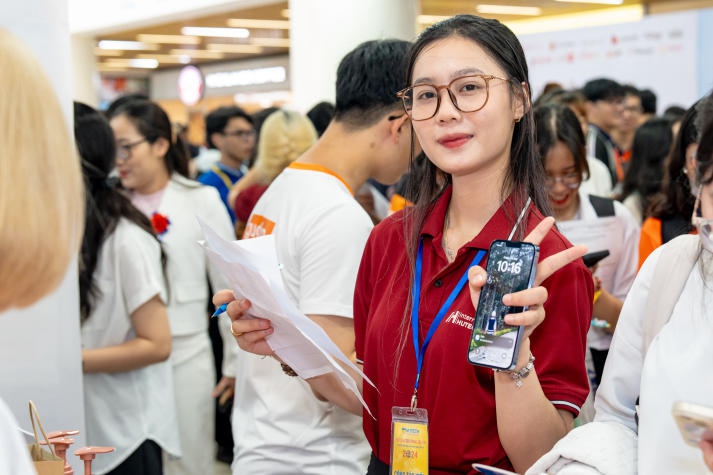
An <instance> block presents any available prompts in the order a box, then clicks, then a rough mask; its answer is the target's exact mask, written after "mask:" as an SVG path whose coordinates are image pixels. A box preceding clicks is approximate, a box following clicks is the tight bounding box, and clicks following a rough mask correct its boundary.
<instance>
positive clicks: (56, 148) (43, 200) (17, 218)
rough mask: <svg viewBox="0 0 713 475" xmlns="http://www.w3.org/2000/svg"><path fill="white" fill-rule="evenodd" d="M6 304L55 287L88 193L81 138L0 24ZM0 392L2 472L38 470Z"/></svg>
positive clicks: (77, 235) (1, 272) (1, 282)
mask: <svg viewBox="0 0 713 475" xmlns="http://www.w3.org/2000/svg"><path fill="white" fill-rule="evenodd" d="M0 70H2V71H3V74H1V75H0V144H2V147H3V148H2V154H0V230H1V231H0V312H2V311H5V310H8V309H10V308H13V307H27V306H29V305H31V304H33V303H35V302H36V301H37V300H39V299H40V298H42V297H44V296H45V295H47V294H48V293H50V292H51V291H53V290H54V289H55V288H56V287H57V286H58V285H59V283H60V282H61V280H62V278H63V277H64V276H65V273H66V271H67V267H68V265H69V263H70V261H71V260H72V259H74V258H76V255H77V251H78V249H79V244H80V242H81V239H82V226H83V223H84V215H83V210H84V200H83V196H82V193H83V191H82V190H83V187H82V178H81V172H80V170H79V161H78V159H77V157H76V154H75V151H74V140H73V138H72V136H71V134H70V130H69V127H68V126H67V122H66V120H65V118H64V115H63V113H62V108H61V107H60V104H59V101H58V100H57V96H56V95H55V91H54V89H53V88H52V85H51V83H50V81H49V79H48V78H47V76H46V75H45V74H44V72H43V69H42V66H41V65H40V63H39V62H38V61H37V59H36V58H35V56H34V54H33V53H32V51H30V49H29V48H28V47H27V46H25V45H24V44H23V43H22V42H21V41H20V40H19V39H17V38H16V37H14V36H13V35H12V34H10V33H9V32H8V31H6V30H3V29H1V28H0ZM14 427H17V423H16V422H15V421H14V419H13V417H12V414H11V413H10V411H9V409H7V407H6V406H5V404H4V403H3V402H2V400H0V473H13V474H20V475H23V474H33V473H35V471H34V469H33V468H32V464H31V463H30V461H29V456H28V454H29V452H28V451H27V446H26V445H25V444H24V442H23V441H22V439H21V437H20V434H19V433H18V432H16V431H15V430H14Z"/></svg>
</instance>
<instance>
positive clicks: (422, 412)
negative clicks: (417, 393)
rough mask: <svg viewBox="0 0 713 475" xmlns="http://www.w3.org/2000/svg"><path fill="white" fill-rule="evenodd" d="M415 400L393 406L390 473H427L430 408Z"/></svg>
mask: <svg viewBox="0 0 713 475" xmlns="http://www.w3.org/2000/svg"><path fill="white" fill-rule="evenodd" d="M414 399H415V398H414ZM413 403H415V400H414V401H412V406H413V407H392V408H391V464H390V465H391V475H406V474H408V475H428V411H427V410H426V409H422V408H417V407H415V404H413Z"/></svg>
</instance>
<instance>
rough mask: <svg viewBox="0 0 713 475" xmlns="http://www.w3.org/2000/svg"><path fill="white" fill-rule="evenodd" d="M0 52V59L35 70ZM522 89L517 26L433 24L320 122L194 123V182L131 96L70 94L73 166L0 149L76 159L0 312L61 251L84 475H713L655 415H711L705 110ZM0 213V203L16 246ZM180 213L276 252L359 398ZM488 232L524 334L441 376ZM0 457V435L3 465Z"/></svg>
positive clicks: (365, 75)
mask: <svg viewBox="0 0 713 475" xmlns="http://www.w3.org/2000/svg"><path fill="white" fill-rule="evenodd" d="M0 33H2V35H7V34H6V33H4V32H0ZM13 41H14V40H13ZM7 43H8V44H13V43H12V42H11V41H10V40H8V42H7ZM6 49H7V48H6V47H5V46H3V47H2V48H1V50H0V64H3V63H8V64H12V65H13V67H14V68H17V69H18V70H19V71H22V70H29V69H31V68H33V67H36V65H35V64H34V63H32V62H29V63H27V62H26V61H29V60H25V59H23V60H20V59H19V58H18V57H17V56H16V55H12V54H10V52H8V51H5V50H6ZM21 51H22V52H23V54H25V55H27V54H26V52H25V51H24V50H21ZM29 56H30V57H31V55H29ZM6 65H7V64H6ZM23 68H24V69H23ZM6 69H8V70H9V69H12V68H6ZM24 80H26V78H24V77H23V76H22V75H21V74H19V73H18V74H17V75H16V76H12V77H10V78H5V79H2V80H0V82H7V83H8V84H6V87H4V88H0V93H2V94H3V95H4V96H6V101H5V102H3V104H10V103H11V101H10V100H9V99H10V98H12V100H13V101H25V102H24V103H23V104H22V107H19V108H18V109H23V110H26V111H32V110H33V108H38V109H39V108H42V107H44V104H43V105H40V104H35V102H36V101H35V102H33V101H34V100H35V99H36V98H35V97H34V95H27V94H25V95H22V94H21V93H12V92H11V91H13V89H12V87H13V81H14V82H21V81H24ZM36 81H39V82H40V83H42V82H43V81H44V82H47V80H46V78H44V77H40V78H38V79H36ZM46 89H47V91H46V95H48V96H51V97H52V98H54V94H53V93H52V92H51V91H50V90H49V88H46ZM12 94H14V95H12ZM533 94H534V93H533V91H532V90H531V87H530V82H529V73H528V66H527V62H526V60H525V54H524V51H523V49H522V46H521V45H520V43H519V41H518V39H517V37H516V36H515V35H514V34H513V32H512V31H511V30H509V29H508V28H507V27H506V26H505V25H503V24H502V23H500V22H498V21H496V20H489V19H484V18H481V17H477V16H472V15H458V16H455V17H452V18H449V19H446V20H443V21H441V22H438V23H436V24H434V25H432V26H430V27H429V28H427V29H426V30H424V31H423V32H422V33H421V34H420V35H419V36H418V38H416V39H415V41H414V42H407V41H403V40H391V39H382V40H373V41H367V42H365V43H362V44H360V45H359V46H357V47H356V48H354V49H353V50H352V51H350V52H349V53H348V54H347V55H346V56H344V58H343V59H342V61H341V62H340V64H339V66H338V69H337V76H336V91H335V102H334V104H330V103H326V102H323V103H319V104H317V105H315V107H314V108H313V109H312V110H311V111H309V112H308V113H306V114H302V113H299V112H296V111H292V110H288V109H284V108H276V107H275V108H269V109H266V110H262V111H256V112H254V113H249V112H247V111H246V110H245V109H244V108H242V107H239V106H238V105H232V106H224V107H220V108H218V109H216V110H214V111H211V112H210V113H209V114H207V116H206V117H205V137H206V144H207V146H209V147H210V148H213V149H215V150H216V152H215V159H214V160H213V161H212V163H210V164H209V165H208V166H205V165H201V166H200V167H196V166H195V163H194V164H192V163H191V155H190V154H189V153H188V151H189V147H188V144H187V143H185V142H184V140H183V138H182V135H181V134H177V133H176V131H175V128H174V126H172V124H171V121H170V120H169V117H168V115H167V114H166V112H165V111H164V110H163V109H162V108H161V106H160V105H159V104H157V103H156V102H153V101H151V100H149V99H148V98H146V97H123V98H120V99H118V100H117V101H116V102H115V103H113V104H112V105H111V106H110V107H109V109H108V110H107V111H97V110H95V109H93V108H92V107H90V106H88V105H86V104H82V103H78V102H75V103H74V147H75V149H76V153H74V152H73V151H72V150H71V148H72V146H71V144H72V140H71V136H70V135H69V134H67V136H66V137H65V136H62V134H61V132H55V133H50V131H49V127H48V130H47V131H45V132H46V137H43V139H44V140H46V141H47V142H48V144H49V145H48V146H47V149H46V150H27V151H23V150H20V149H19V148H16V149H14V148H13V147H14V146H15V145H13V143H14V142H12V141H11V138H12V134H11V133H9V132H8V130H6V129H8V128H7V127H6V128H5V129H3V132H2V133H3V134H5V135H6V136H5V137H4V138H3V140H4V142H3V143H6V144H8V145H6V147H7V148H8V150H11V151H13V154H14V155H18V154H19V155H22V156H24V154H26V153H27V154H35V155H37V154H39V155H43V154H44V155H47V156H50V155H51V156H55V157H58V158H59V159H62V160H64V162H67V161H69V162H71V161H74V162H75V163H74V164H73V165H72V164H69V165H66V166H67V167H68V169H65V170H63V171H62V172H61V173H60V172H59V171H58V173H57V177H49V178H51V179H54V178H57V179H59V177H64V178H63V179H64V180H70V181H69V182H70V183H74V184H75V185H76V186H75V187H74V188H72V187H64V188H63V187H62V186H60V184H59V183H55V184H54V185H56V189H55V188H52V186H49V185H52V182H51V180H50V181H49V182H48V183H49V185H48V191H47V192H48V193H53V194H55V195H57V196H59V195H61V196H62V197H66V199H62V200H58V199H56V198H57V196H53V199H50V200H48V203H49V202H51V203H53V204H54V206H66V207H67V208H66V209H64V208H63V209H57V210H55V209H54V208H50V207H48V206H47V204H46V203H45V204H43V206H39V207H38V208H42V210H43V212H44V213H45V214H54V216H55V219H56V216H62V217H63V220H59V221H58V223H57V225H56V229H57V237H58V238H59V239H58V240H57V242H56V243H54V244H53V243H49V242H37V243H36V247H42V246H44V247H46V249H44V250H43V251H41V250H33V251H31V252H32V253H34V254H38V253H39V254H41V255H44V254H48V255H52V256H53V260H51V261H50V260H48V262H51V263H52V264H53V265H55V266H56V268H55V269H54V271H55V272H50V273H48V274H47V275H46V276H44V277H43V278H42V280H43V282H46V284H45V285H44V286H38V285H35V283H34V282H32V285H31V286H29V287H32V292H29V291H28V290H27V289H26V288H29V287H28V285H29V284H26V282H27V279H25V278H24V277H23V278H20V276H17V275H15V274H12V273H11V269H15V270H16V268H17V267H16V262H20V263H22V262H23V261H22V256H23V255H24V250H20V249H16V248H15V247H11V244H12V243H11V242H10V241H15V240H17V239H16V236H15V235H14V234H12V233H9V234H10V236H9V238H6V237H5V236H4V234H5V232H4V231H3V233H0V234H2V236H0V248H2V249H3V255H4V256H5V255H8V256H9V255H12V256H17V257H16V258H14V259H13V260H12V262H9V261H8V259H6V258H5V257H4V258H3V261H8V262H9V264H8V266H7V269H8V270H7V272H6V271H3V272H2V273H0V274H2V275H3V281H4V282H5V277H6V276H8V279H7V282H6V283H5V284H3V286H0V287H1V288H2V292H0V293H1V294H2V295H5V296H6V297H5V298H3V299H2V300H0V308H6V307H11V306H19V305H27V304H29V303H30V302H32V301H34V300H36V299H37V298H39V297H41V295H43V294H44V293H46V292H47V290H49V289H51V288H53V286H55V285H56V283H57V277H56V275H59V274H61V271H63V270H65V269H66V266H67V263H68V257H67V256H71V255H72V252H73V251H75V250H76V249H78V250H79V263H80V265H79V271H80V272H79V290H80V313H81V315H80V321H81V339H82V352H81V355H82V371H83V372H84V401H85V414H86V440H87V441H88V442H89V443H91V444H94V445H106V446H113V447H115V448H116V450H115V452H113V453H112V454H108V455H106V456H104V457H102V458H99V459H97V461H96V462H95V465H94V473H97V474H105V473H108V474H115V475H121V474H127V475H128V474H146V475H154V474H162V473H165V474H169V475H173V474H176V475H178V474H181V475H182V474H185V475H196V474H208V475H212V474H213V473H214V464H215V460H216V445H217V447H218V458H219V459H222V460H224V461H229V462H230V463H231V466H232V471H233V473H234V474H241V475H242V474H256V475H257V474H295V473H309V474H324V475H329V474H334V475H336V474H340V475H341V474H364V473H367V474H370V475H375V474H389V473H399V474H405V473H413V474H426V473H431V474H434V475H439V474H444V475H445V474H455V473H463V474H468V473H478V472H477V471H476V469H475V468H474V467H473V464H474V463H478V464H484V465H488V466H492V467H498V468H500V469H503V470H510V471H514V472H517V473H528V474H532V475H537V474H541V473H552V474H561V475H567V474H575V473H600V474H605V475H608V474H620V473H621V474H624V473H642V474H648V473H660V472H665V473H691V474H697V473H706V472H707V471H713V423H712V424H711V426H710V427H709V429H710V431H708V432H703V433H702V436H701V441H700V443H699V445H698V446H697V447H692V446H691V445H690V444H688V445H687V444H686V441H685V440H684V438H683V437H682V436H681V435H680V434H679V433H678V428H677V427H676V421H675V419H674V417H673V416H672V415H671V408H672V406H673V405H674V403H676V402H679V401H683V402H687V403H693V404H698V405H702V406H711V411H713V401H711V400H710V394H713V391H712V390H713V378H711V377H709V375H708V374H707V373H706V372H705V369H704V368H705V365H703V366H701V364H700V362H704V361H707V357H708V356H713V355H712V354H711V351H712V350H711V349H710V348H711V347H710V345H708V344H707V335H708V331H711V330H712V325H713V321H710V312H707V311H706V310H705V309H706V308H710V305H711V304H712V303H713V301H712V300H713V235H712V234H711V233H712V229H713V94H711V95H709V96H706V97H703V98H701V99H700V100H699V101H697V102H696V103H695V104H692V105H690V107H689V108H687V109H686V108H683V107H676V108H673V107H672V108H669V110H667V111H666V112H665V113H662V114H660V115H659V114H657V104H656V96H655V93H654V92H653V91H649V90H641V89H639V88H637V87H635V86H634V85H630V84H621V83H619V82H617V81H616V80H614V79H611V78H606V77H601V78H594V79H592V80H590V81H587V82H586V83H585V84H582V86H581V88H578V89H567V88H565V87H563V86H561V85H559V84H556V83H552V84H549V85H548V86H547V88H546V90H545V91H543V92H542V93H541V94H539V96H537V97H533ZM5 109H7V107H6V106H5V105H2V106H0V111H2V112H0V117H6V116H7V115H8V113H7V112H6V111H5ZM60 115H61V113H60ZM6 120H9V119H6ZM33 120H35V117H34V116H32V115H31V114H29V113H28V115H26V116H21V117H18V116H17V114H16V112H15V113H13V121H14V123H17V122H18V121H19V122H20V123H21V124H22V123H27V124H29V123H31V121H33ZM23 121H24V122H23ZM53 128H54V129H57V127H56V126H55V127H53ZM50 141H52V142H51V143H50ZM31 142H33V144H35V145H37V144H36V143H35V142H37V141H36V140H35V141H31ZM57 144H60V145H62V147H59V146H57ZM50 145H51V146H50ZM17 147H19V145H18V146H17ZM67 149H69V151H67ZM67 157H69V158H67ZM32 160H35V161H36V160H37V158H36V157H35V158H30V159H29V161H30V162H32ZM5 161H6V160H2V161H0V163H4V162H5ZM12 162H13V163H15V162H16V161H15V160H13V161H12ZM64 162H62V163H64ZM53 163H54V162H53ZM72 167H74V168H73V170H74V176H68V175H69V173H70V172H72ZM2 169H3V170H4V172H3V173H2V174H0V181H2V182H3V183H5V185H6V186H7V188H6V186H1V187H0V193H3V192H4V191H5V190H9V189H13V190H16V191H14V192H13V193H15V192H17V193H19V191H17V190H18V187H21V186H22V181H21V180H19V178H18V177H20V176H21V175H22V174H23V173H26V170H24V169H18V170H15V169H13V168H12V167H10V166H9V165H5V164H3V165H2ZM82 178H83V185H84V186H83V189H84V201H83V214H82V209H81V205H82V201H81V197H80V196H78V193H77V189H79V188H81V186H80V185H79V183H80V180H82ZM72 179H73V180H74V182H71V180H72ZM6 180H7V182H6ZM75 182H76V183H75ZM37 198H38V197H37V196H35V197H33V198H32V199H37ZM29 199H30V198H29V197H28V200H29ZM0 203H3V204H4V205H8V204H9V201H8V199H5V200H0ZM72 206H74V208H71V209H70V207H72ZM46 208H47V209H46ZM82 218H83V219H82ZM17 219H20V218H19V217H18V215H17V213H14V214H13V213H12V210H10V211H9V212H5V211H3V212H0V222H2V223H3V226H2V229H3V230H7V229H15V228H16V227H17V228H22V229H27V230H29V231H30V232H34V230H33V228H32V226H28V225H19V224H17V222H16V221H17ZM42 219H43V220H44V219H48V220H49V219H50V218H49V217H47V218H45V217H43V218H42ZM67 220H70V221H71V222H67ZM50 222H51V221H50ZM201 223H204V224H206V225H207V226H209V227H211V228H212V229H213V230H214V231H216V232H217V233H218V234H219V235H220V236H221V237H223V238H225V239H227V240H236V239H238V240H240V239H251V238H256V237H260V236H265V235H274V240H275V246H276V252H277V256H278V259H279V262H280V273H281V275H282V278H283V281H284V286H285V289H286V290H287V293H288V295H289V297H290V298H291V299H292V300H293V301H294V303H295V304H296V305H297V307H298V308H299V310H300V311H301V312H302V313H304V314H305V315H306V316H307V317H309V318H310V319H311V320H312V321H313V322H314V323H316V324H317V325H319V326H320V327H321V328H322V329H323V330H324V331H325V332H326V334H327V335H328V336H329V337H330V338H331V340H332V341H333V342H334V343H335V344H336V345H337V346H338V347H339V349H340V350H341V351H342V352H343V353H344V355H345V356H346V357H348V358H349V359H350V360H351V361H352V362H354V363H355V364H356V365H357V366H358V367H359V368H360V369H362V370H363V374H365V375H366V376H367V377H368V379H369V381H363V380H362V376H361V375H359V374H357V373H355V372H352V371H351V370H348V371H349V374H350V376H351V377H353V378H354V379H355V381H356V383H357V387H358V389H359V394H356V393H354V392H352V391H350V390H349V389H348V388H346V387H345V386H344V385H343V384H342V382H341V381H340V380H339V378H338V377H337V376H336V375H335V374H334V372H331V371H329V370H328V369H327V368H325V369H323V370H320V371H317V372H316V373H315V372H313V373H312V374H309V375H301V374H299V372H298V371H295V370H294V369H293V368H291V367H290V366H289V364H288V362H286V361H283V360H281V359H280V357H279V356H278V355H277V354H275V352H274V351H273V348H272V347H271V345H270V341H271V335H273V334H274V333H275V332H277V331H279V328H275V327H273V326H272V324H271V322H270V320H269V319H267V318H266V315H260V314H259V312H255V311H254V310H253V309H252V307H251V305H250V295H247V296H239V297H240V298H236V296H235V295H234V294H233V291H232V290H231V289H230V286H229V283H228V281H227V280H226V278H225V277H224V276H223V275H221V274H220V273H219V272H218V271H217V269H216V268H214V266H213V265H211V264H210V262H209V261H208V259H207V258H206V255H205V253H204V250H203V249H202V248H201V247H200V246H199V244H198V241H200V240H202V239H203V236H202V231H201ZM80 229H83V234H82V231H81V230H80ZM33 237H36V236H33ZM10 238H12V239H10ZM494 240H515V241H526V242H529V243H532V244H535V245H537V246H538V249H539V262H538V263H537V269H536V274H535V277H534V281H533V283H532V286H531V287H529V288H525V289H523V290H518V291H512V292H510V293H507V294H505V295H504V296H503V298H502V304H503V305H504V306H505V307H506V308H508V309H509V310H508V311H509V312H510V313H507V314H506V315H503V317H504V323H506V324H508V325H512V326H519V327H521V331H520V335H521V341H520V342H519V346H518V352H517V353H516V355H515V358H514V363H513V365H512V366H511V367H507V368H505V369H502V368H500V369H493V368H490V367H487V366H484V365H473V364H471V363H470V362H469V361H468V360H467V359H466V353H467V348H468V346H469V344H470V343H471V338H472V334H471V333H472V330H473V327H474V325H475V324H476V319H475V313H476V312H475V309H477V308H478V306H479V300H480V295H481V290H482V289H483V287H484V286H485V285H487V283H488V282H490V276H489V275H488V274H487V273H486V271H485V268H486V262H487V257H488V256H487V251H488V249H489V248H490V245H491V243H492V242H493V241H494ZM28 242H31V241H28ZM53 245H54V247H51V246H53ZM59 246H63V249H62V251H63V252H64V253H60V254H57V253H55V252H47V249H54V248H56V247H59ZM21 247H22V246H21ZM33 249H34V248H33ZM597 251H606V252H605V253H603V254H606V256H605V257H603V258H602V259H601V260H599V261H598V262H597V263H595V264H589V266H587V265H585V263H584V261H583V260H582V259H581V258H582V257H583V256H584V255H585V253H592V252H597ZM42 252H44V254H42ZM10 264H11V265H10ZM3 269H5V264H4V263H3ZM12 272H15V271H14V270H13V271H12ZM58 272H59V274H58ZM33 278H35V277H33ZM37 278H38V279H39V277H37ZM23 285H25V287H26V288H25V287H22V286H23ZM8 289H12V290H8ZM11 296H14V298H15V300H13V299H10V297H11ZM25 296H27V298H26V299H24V300H22V298H24V297H25ZM211 296H212V298H211ZM221 305H227V307H225V314H221V315H219V316H218V317H217V318H215V319H211V318H210V317H211V315H212V314H213V311H214V310H215V308H217V307H219V306H221ZM216 313H220V310H219V311H218V312H216ZM691 367H693V368H699V369H700V368H703V370H697V371H695V374H696V376H695V377H692V376H691V374H692V371H693V368H691ZM682 369H686V370H685V371H682ZM0 402H1V401H0ZM6 412H7V411H5V410H4V406H2V405H0V416H1V417H3V418H5V419H7V417H6V416H7V414H6ZM402 431H403V432H404V433H407V434H408V435H406V436H404V435H403V434H402ZM6 440H7V441H9V442H8V443H6V442H5V441H6ZM11 443H12V444H15V445H12V444H11ZM11 447H15V449H12V448H11ZM17 447H19V446H18V445H17V440H16V437H14V436H13V435H12V434H8V435H2V434H0V473H4V472H2V470H1V469H2V467H3V463H4V457H3V456H2V454H6V453H11V452H8V451H11V450H19V449H18V448H17ZM23 449H24V447H23ZM13 459H14V460H13V465H12V467H13V468H12V472H11V473H17V474H20V475H24V474H25V473H32V472H31V471H28V470H31V469H29V467H28V466H27V464H26V463H25V462H26V460H24V458H23V457H13Z"/></svg>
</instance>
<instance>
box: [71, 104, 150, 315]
mask: <svg viewBox="0 0 713 475" xmlns="http://www.w3.org/2000/svg"><path fill="white" fill-rule="evenodd" d="M74 139H75V141H76V144H77V151H78V152H79V156H80V158H81V163H82V174H83V175H84V184H85V188H86V193H85V197H86V223H85V230H84V237H83V239H82V247H81V251H80V266H79V307H80V315H81V321H82V323H83V322H85V321H86V320H87V318H89V315H90V314H91V311H92V307H93V305H94V302H95V300H96V298H97V297H98V294H99V289H98V288H97V286H96V284H95V281H94V271H95V270H96V266H97V258H98V257H99V251H100V249H101V246H102V245H103V243H104V241H105V240H106V238H107V237H109V236H110V235H111V234H112V233H113V232H114V230H115V229H116V226H117V223H118V222H119V219H120V218H126V219H128V220H130V221H131V222H133V223H135V224H136V225H137V226H139V227H141V228H142V229H143V230H144V231H146V232H147V233H149V234H151V235H154V231H153V228H152V227H151V223H150V221H149V220H148V218H147V217H146V216H144V215H143V213H141V212H140V211H139V210H138V209H136V208H135V207H134V206H133V205H132V204H131V202H130V201H129V200H128V199H127V198H126V197H125V196H124V195H122V194H121V193H120V192H119V191H118V190H117V189H116V188H115V180H111V179H110V178H109V173H110V172H111V170H112V169H113V168H114V157H115V156H116V145H115V143H114V134H113V132H112V130H111V127H109V124H108V122H107V121H106V119H104V117H103V116H102V115H101V114H100V113H99V112H97V111H96V110H94V109H92V108H91V107H89V106H88V105H85V104H82V103H80V102H75V103H74Z"/></svg>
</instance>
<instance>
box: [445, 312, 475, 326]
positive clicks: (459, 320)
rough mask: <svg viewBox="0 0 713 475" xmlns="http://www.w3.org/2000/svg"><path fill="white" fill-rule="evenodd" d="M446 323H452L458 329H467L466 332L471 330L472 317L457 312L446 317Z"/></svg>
mask: <svg viewBox="0 0 713 475" xmlns="http://www.w3.org/2000/svg"><path fill="white" fill-rule="evenodd" d="M446 323H452V324H454V325H458V326H459V327H463V328H467V329H468V330H472V329H473V317H471V316H470V315H466V314H465V313H462V312H459V311H457V310H456V311H455V312H453V313H451V314H450V315H448V318H446Z"/></svg>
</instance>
